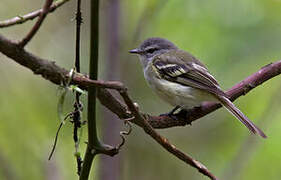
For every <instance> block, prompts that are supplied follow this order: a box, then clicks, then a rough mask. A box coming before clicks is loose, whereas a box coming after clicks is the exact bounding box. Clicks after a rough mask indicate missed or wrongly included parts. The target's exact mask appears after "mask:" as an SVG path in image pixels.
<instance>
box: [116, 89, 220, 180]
mask: <svg viewBox="0 0 281 180" xmlns="http://www.w3.org/2000/svg"><path fill="white" fill-rule="evenodd" d="M120 95H121V96H122V97H123V99H124V101H125V103H126V104H127V106H128V108H129V109H130V111H131V112H132V115H133V116H134V117H135V121H137V122H138V123H139V124H140V125H141V127H142V128H143V130H144V131H145V132H146V133H147V134H148V135H150V136H151V137H152V138H153V139H154V140H155V141H156V142H158V143H159V144H160V145H161V146H162V147H163V148H164V149H166V150H167V151H168V152H170V153H171V154H173V155H175V156H176V157H177V158H179V159H180V160H182V161H184V162H185V163H187V164H189V165H190V166H192V167H194V168H196V169H197V170H198V171H199V172H200V173H202V174H204V175H205V176H208V177H209V178H210V179H212V180H217V178H216V177H215V176H214V175H213V174H212V173H211V172H210V171H209V170H208V169H207V168H206V167H205V166H204V165H202V164H201V163H200V162H199V161H196V160H195V159H193V158H192V157H191V156H189V155H187V154H185V153H183V152H181V151H180V150H179V149H177V148H176V147H175V146H174V145H172V144H170V143H169V141H168V139H166V138H164V137H162V136H161V135H160V134H158V133H157V132H156V131H155V130H154V129H153V127H152V126H151V125H150V124H149V123H148V122H147V121H146V120H145V118H144V117H143V116H142V115H141V114H140V113H139V111H138V110H137V108H136V107H135V105H134V103H133V102H132V100H131V98H130V97H129V95H128V93H127V91H121V92H120Z"/></svg>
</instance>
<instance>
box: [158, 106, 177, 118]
mask: <svg viewBox="0 0 281 180" xmlns="http://www.w3.org/2000/svg"><path fill="white" fill-rule="evenodd" d="M179 108H180V106H176V107H175V108H174V109H172V110H171V111H170V112H168V113H164V114H160V116H169V117H170V118H172V119H177V118H176V116H175V115H174V112H176V111H177V110H178V109H179Z"/></svg>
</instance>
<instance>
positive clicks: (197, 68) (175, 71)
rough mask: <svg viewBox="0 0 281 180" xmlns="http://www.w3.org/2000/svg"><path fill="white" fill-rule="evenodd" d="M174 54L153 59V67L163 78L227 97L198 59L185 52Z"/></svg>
mask: <svg viewBox="0 0 281 180" xmlns="http://www.w3.org/2000/svg"><path fill="white" fill-rule="evenodd" d="M174 53H177V54H175V55H173V54H169V55H167V54H162V55H160V56H157V57H155V58H154V59H153V66H154V67H155V68H156V69H157V71H158V73H159V74H160V75H161V76H162V78H164V79H166V80H168V81H172V82H176V83H180V84H182V85H186V86H190V87H194V88H198V89H202V90H206V91H208V92H210V93H212V94H215V95H222V96H226V95H225V93H224V92H223V91H222V90H221V89H220V87H219V84H218V82H217V81H216V79H215V78H214V77H213V76H212V75H211V74H210V73H209V72H208V70H207V69H206V68H205V66H204V65H203V64H202V63H200V62H199V61H198V60H197V59H196V58H194V57H193V56H192V55H190V54H188V53H186V52H184V51H181V52H179V51H178V52H174Z"/></svg>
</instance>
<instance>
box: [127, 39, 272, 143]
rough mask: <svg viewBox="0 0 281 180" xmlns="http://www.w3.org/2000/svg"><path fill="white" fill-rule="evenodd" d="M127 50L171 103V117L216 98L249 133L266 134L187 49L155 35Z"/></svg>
mask: <svg viewBox="0 0 281 180" xmlns="http://www.w3.org/2000/svg"><path fill="white" fill-rule="evenodd" d="M129 52H130V53H134V54H137V55H138V56H139V59H140V61H141V64H142V66H143V71H144V77H145V79H146V80H147V82H148V84H149V85H150V86H151V87H152V89H153V90H154V91H155V92H156V94H158V95H159V96H160V98H162V99H163V100H164V101H166V102H168V103H169V104H171V105H173V106H174V107H175V108H174V109H173V110H172V111H171V112H170V113H168V115H170V116H171V117H173V114H174V112H175V111H176V110H177V109H179V108H181V109H190V108H193V107H198V106H200V104H201V103H202V102H204V101H213V102H219V103H221V104H222V105H223V106H224V107H225V108H226V109H227V110H228V111H229V112H230V113H231V114H232V115H234V116H235V117H236V118H237V119H238V120H240V121H241V122H242V123H243V124H244V125H245V126H246V127H247V128H248V129H249V130H250V131H251V132H252V133H254V134H259V135H260V136H261V137H263V138H266V135H265V134H264V132H263V131H262V130H260V129H259V128H258V127H257V126H256V125H255V124H254V123H253V122H252V121H250V120H249V119H248V118H247V117H246V116H245V115H244V114H243V113H242V112H241V111H240V110H239V109H238V108H237V107H236V106H235V105H234V104H233V103H232V102H231V101H230V100H229V99H228V97H227V95H226V94H225V92H224V91H223V90H222V89H221V88H220V86H219V84H218V82H217V80H216V79H215V78H214V77H213V76H212V75H211V74H210V73H209V71H208V69H207V68H206V67H205V66H204V64H202V63H201V62H200V61H199V60H198V59H197V58H195V57H194V56H192V55H191V54H189V53H188V52H186V51H183V50H180V49H179V48H178V47H177V46H175V45H174V44H173V43H172V42H170V41H168V40H166V39H163V38H157V37H156V38H149V39H146V40H145V41H144V42H143V43H142V44H141V45H140V46H139V47H138V48H136V49H133V50H130V51H129Z"/></svg>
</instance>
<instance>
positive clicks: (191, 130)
mask: <svg viewBox="0 0 281 180" xmlns="http://www.w3.org/2000/svg"><path fill="white" fill-rule="evenodd" d="M43 3H44V1H42V0H41V1H33V0H24V1H18V0H1V2H0V20H5V19H8V18H11V17H14V16H17V15H23V14H26V13H28V12H31V11H34V10H36V9H38V8H40V7H41V6H42V4H43ZM82 8H83V16H84V23H83V26H82V47H81V48H82V50H81V53H82V72H83V73H87V70H88V59H89V57H88V55H89V46H88V45H89V1H83V2H82ZM75 9H76V1H74V0H71V1H70V2H68V3H66V4H65V5H64V6H62V7H61V8H59V9H57V10H56V11H55V12H54V13H52V14H50V15H49V16H48V17H47V19H46V20H45V22H44V24H43V26H42V27H41V29H40V30H39V32H38V33H37V35H36V36H35V37H34V39H33V40H32V41H31V42H30V43H29V44H28V45H27V47H26V48H27V49H28V50H29V51H31V52H32V53H34V54H36V55H38V56H40V57H43V58H47V59H50V60H55V61H56V63H57V64H58V65H60V66H62V67H65V68H67V69H71V68H72V67H73V64H74V63H73V62H74V48H75V43H74V39H75V21H74V20H73V18H74V15H75ZM100 9H101V10H100V30H101V34H100V70H99V73H100V79H107V80H120V81H122V82H124V83H125V84H126V85H127V86H128V87H129V93H130V95H131V96H132V98H133V99H134V101H135V102H137V103H138V104H139V105H140V108H141V110H142V111H143V112H147V113H151V114H160V113H164V112H168V111H169V110H170V108H171V107H170V106H168V105H166V104H165V103H163V102H162V101H161V100H160V99H159V98H158V97H156V96H155V94H154V93H153V92H152V90H151V89H150V88H149V87H148V86H147V84H146V82H145V81H144V78H143V74H142V69H141V66H140V63H139V61H138V59H137V57H135V56H131V55H129V54H128V50H129V49H132V48H135V47H136V46H137V45H138V44H139V43H141V41H143V40H144V39H145V38H147V37H153V36H158V37H164V38H167V39H169V40H171V41H172V42H174V43H175V44H177V45H178V46H179V47H180V48H182V49H185V50H187V51H189V52H191V53H192V54H194V55H195V56H196V57H198V58H199V59H201V60H202V61H203V62H204V63H205V64H206V65H207V66H208V68H209V70H210V71H211V72H212V74H213V75H214V76H215V77H216V78H217V79H218V81H219V82H220V84H221V86H222V88H223V89H225V90H227V89H228V88H230V87H232V86H233V85H234V84H235V83H237V82H239V81H240V80H242V79H244V78H245V77H247V76H249V75H250V74H252V73H253V72H256V71H257V70H258V69H259V68H261V67H262V66H264V65H266V64H268V63H270V62H274V61H277V60H279V59H281V58H280V57H281V43H280V42H281V33H280V32H281V13H280V12H281V1H280V0H267V1H264V0H228V1H224V0H212V1H206V0H173V1H168V0H142V1H131V0H123V1H122V0H104V1H101V5H100ZM34 22H35V21H29V22H26V23H24V24H22V25H15V26H13V27H10V28H4V29H0V33H1V35H5V36H6V37H8V38H10V39H15V40H18V39H21V38H22V37H23V36H24V35H25V34H26V33H27V32H28V31H29V29H30V28H31V27H32V26H33V24H34ZM0 82H1V86H0V120H1V121H0V179H9V180H10V179H16V180H17V179H30V180H33V179H46V180H56V179H67V180H71V179H77V175H76V163H75V159H74V156H73V153H74V144H73V141H72V125H71V124H70V123H66V124H65V126H64V127H63V129H62V130H61V132H60V137H59V141H58V145H57V148H56V152H55V155H54V157H53V159H52V160H51V161H48V160H47V158H48V154H49V152H50V151H51V147H52V144H53V139H54V137H55V133H56V130H57V127H58V125H59V119H58V117H57V102H58V98H59V94H60V91H59V90H58V88H57V86H55V85H53V84H52V83H50V82H48V81H46V80H44V79H42V78H41V77H39V76H35V75H33V74H32V73H31V71H29V70H28V69H26V68H24V67H21V66H20V65H18V64H16V63H15V62H13V61H12V60H9V59H8V58H7V57H5V56H4V55H3V54H0ZM280 89H281V82H280V76H278V77H276V78H274V79H271V80H270V81H268V82H266V83H264V84H263V85H262V86H259V87H258V88H256V89H254V90H253V91H252V92H251V93H249V94H248V95H247V96H245V97H241V98H239V99H238V100H237V101H236V102H235V104H236V105H237V106H238V107H239V108H240V109H242V111H243V112H244V113H245V114H246V115H248V117H249V118H250V119H252V120H253V121H254V122H255V123H256V124H257V125H258V126H260V127H261V129H263V130H264V131H265V132H266V134H267V135H268V139H267V140H263V139H261V138H259V137H256V136H250V135H249V132H248V130H247V129H246V128H244V127H243V126H242V125H241V124H240V123H239V122H238V121H237V120H235V118H233V117H232V116H231V115H230V114H229V113H228V112H227V111H226V110H224V109H220V110H218V111H216V112H214V113H212V114H209V115H207V116H206V117H204V118H202V119H201V120H199V121H196V122H194V123H193V124H192V126H187V127H175V128H170V129H165V130H159V132H160V133H161V134H162V135H164V136H165V137H167V138H168V139H169V140H170V142H172V143H173V144H174V145H176V146H177V147H178V148H180V149H181V150H183V151H184V152H186V153H188V154H190V155H191V156H193V157H194V158H195V159H197V160H199V161H201V162H202V163H203V164H204V165H206V166H207V167H208V169H209V170H210V171H212V172H213V173H214V174H215V175H217V176H218V177H219V178H220V179H224V180H225V179H227V180H236V179H237V180H238V179H239V180H249V179H255V180H264V179H270V180H279V179H280V169H281V154H280V149H281V141H280V138H281V131H280V127H281V121H280V120H281V115H280V112H281V110H280V108H279V107H280V103H281V94H280ZM82 99H83V101H84V104H85V99H86V97H83V98H82ZM72 104H73V96H72V94H71V93H69V94H68V96H67V99H66V105H65V107H64V110H65V113H67V112H69V111H71V109H72ZM85 112H86V108H85V111H84V119H86V114H85ZM98 112H99V113H98V119H99V121H98V125H99V133H100V137H101V139H103V140H104V142H106V143H110V144H112V145H116V144H118V143H119V142H120V138H119V131H120V130H123V129H124V126H123V124H122V122H121V121H120V120H118V118H117V117H116V116H114V115H112V114H111V113H110V112H108V111H107V110H105V109H104V108H103V107H102V106H100V105H99V106H98ZM82 138H83V139H82V142H84V141H86V139H87V137H86V128H84V132H83V137H82ZM84 149H85V144H84V143H82V144H81V152H82V154H84ZM91 179H101V180H111V179H112V180H113V179H116V180H118V179H120V180H132V179H134V180H148V179H161V180H170V179H177V180H183V179H192V180H201V179H208V178H206V177H204V176H202V175H201V174H199V173H198V172H197V170H195V169H194V168H191V167H190V166H188V165H186V164H184V163H183V162H181V161H179V160H178V159H176V158H175V157H173V156H172V155H170V154H169V153H168V152H166V151H165V150H163V149H162V148H161V147H160V146H159V145H158V144H156V143H155V142H154V141H153V140H152V139H151V138H150V137H149V136H147V135H146V134H145V133H144V132H143V131H142V130H141V129H140V128H139V127H137V126H134V128H133V132H132V134H131V135H130V136H129V137H128V138H127V141H126V144H125V146H124V148H123V149H122V151H121V152H120V153H119V154H118V155H117V156H115V157H113V158H111V157H110V158H109V157H104V156H101V157H99V158H97V159H95V161H94V167H93V171H92V173H91Z"/></svg>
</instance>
